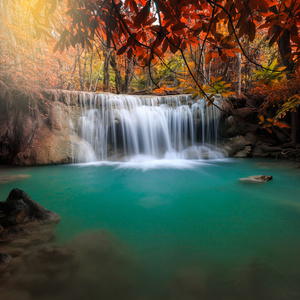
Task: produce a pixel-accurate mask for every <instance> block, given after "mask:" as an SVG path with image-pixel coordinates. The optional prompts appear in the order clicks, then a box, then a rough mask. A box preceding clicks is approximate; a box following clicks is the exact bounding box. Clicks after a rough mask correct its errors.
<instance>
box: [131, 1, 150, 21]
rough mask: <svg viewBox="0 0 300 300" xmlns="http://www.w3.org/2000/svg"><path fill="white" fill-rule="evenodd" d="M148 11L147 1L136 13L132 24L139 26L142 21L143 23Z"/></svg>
mask: <svg viewBox="0 0 300 300" xmlns="http://www.w3.org/2000/svg"><path fill="white" fill-rule="evenodd" d="M149 13H150V5H149V1H148V2H147V4H146V5H145V6H144V7H143V8H142V9H141V10H140V12H139V13H138V14H137V15H136V17H135V19H134V26H139V25H141V24H142V23H145V20H147V17H148V15H149Z"/></svg>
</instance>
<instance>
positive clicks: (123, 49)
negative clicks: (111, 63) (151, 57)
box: [117, 45, 127, 55]
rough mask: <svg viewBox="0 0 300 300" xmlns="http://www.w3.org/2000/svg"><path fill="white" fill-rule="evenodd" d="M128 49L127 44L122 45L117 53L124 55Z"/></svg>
mask: <svg viewBox="0 0 300 300" xmlns="http://www.w3.org/2000/svg"><path fill="white" fill-rule="evenodd" d="M126 50H127V45H125V46H123V47H121V48H120V49H119V50H118V52H117V55H122V54H123V53H124V52H125V51H126Z"/></svg>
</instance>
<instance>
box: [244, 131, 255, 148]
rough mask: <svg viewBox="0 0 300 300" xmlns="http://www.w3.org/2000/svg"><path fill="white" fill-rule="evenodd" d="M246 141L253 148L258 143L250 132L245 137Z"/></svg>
mask: <svg viewBox="0 0 300 300" xmlns="http://www.w3.org/2000/svg"><path fill="white" fill-rule="evenodd" d="M245 139H246V140H247V141H248V142H249V144H251V146H252V147H253V146H254V145H255V144H256V142H257V137H256V136H255V135H254V134H253V133H251V132H248V133H247V134H246V135H245Z"/></svg>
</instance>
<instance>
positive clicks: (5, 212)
mask: <svg viewBox="0 0 300 300" xmlns="http://www.w3.org/2000/svg"><path fill="white" fill-rule="evenodd" d="M58 221H59V216H58V215H57V214H56V213H55V212H53V211H51V210H48V209H46V208H44V207H43V206H41V205H40V204H38V203H37V202H35V201H34V200H33V199H32V198H31V197H30V196H28V195H27V193H26V192H24V191H23V190H20V189H13V190H12V191H11V192H10V194H9V196H8V197H7V199H6V201H2V202H0V225H1V226H3V227H4V229H7V228H9V227H13V226H16V225H22V224H27V223H29V222H38V223H52V222H58Z"/></svg>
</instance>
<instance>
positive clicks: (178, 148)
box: [74, 93, 223, 162]
mask: <svg viewBox="0 0 300 300" xmlns="http://www.w3.org/2000/svg"><path fill="white" fill-rule="evenodd" d="M79 101H80V106H81V115H80V118H79V121H78V128H77V131H78V134H79V136H80V137H81V138H82V139H83V141H84V142H83V143H81V146H80V149H79V150H78V151H77V157H75V158H74V161H75V162H92V161H107V160H110V161H128V160H129V159H131V158H132V157H136V156H139V155H143V156H145V157H152V158H155V159H163V158H168V159H174V158H175V159H178V158H181V159H215V158H221V157H223V154H222V153H221V152H220V151H218V148H217V147H216V146H217V135H218V124H219V119H220V111H219V110H218V109H217V108H215V107H214V106H213V105H211V106H209V107H208V106H207V103H206V101H205V100H203V99H197V100H194V101H192V100H191V97H190V96H189V95H180V96H164V97H156V96H129V95H113V94H94V93H82V94H80V95H79Z"/></svg>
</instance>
